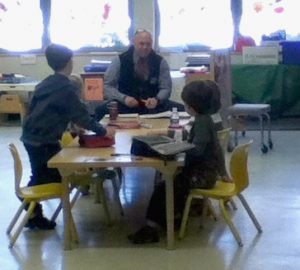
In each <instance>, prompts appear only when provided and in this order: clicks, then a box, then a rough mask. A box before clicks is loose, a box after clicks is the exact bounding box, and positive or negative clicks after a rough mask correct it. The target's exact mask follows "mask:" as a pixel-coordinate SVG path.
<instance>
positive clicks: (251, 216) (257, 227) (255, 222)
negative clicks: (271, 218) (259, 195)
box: [238, 194, 262, 233]
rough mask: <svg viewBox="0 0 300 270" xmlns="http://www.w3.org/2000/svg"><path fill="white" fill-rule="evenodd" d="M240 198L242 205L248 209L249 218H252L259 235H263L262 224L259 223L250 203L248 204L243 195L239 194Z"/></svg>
mask: <svg viewBox="0 0 300 270" xmlns="http://www.w3.org/2000/svg"><path fill="white" fill-rule="evenodd" d="M238 198H239V199H240V201H241V203H242V204H243V206H244V207H245V209H246V211H247V213H248V215H249V217H250V218H251V220H252V222H253V224H254V226H255V227H256V229H257V231H258V232H259V233H262V228H261V226H260V224H259V223H258V221H257V219H256V217H255V215H254V213H253V212H252V210H251V208H250V206H249V205H248V203H247V201H246V199H245V198H244V196H243V195H242V194H239V195H238Z"/></svg>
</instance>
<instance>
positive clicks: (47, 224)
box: [25, 215, 56, 230]
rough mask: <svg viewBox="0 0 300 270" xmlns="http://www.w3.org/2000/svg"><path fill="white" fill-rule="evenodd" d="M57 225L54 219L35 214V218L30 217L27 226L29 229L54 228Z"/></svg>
mask: <svg viewBox="0 0 300 270" xmlns="http://www.w3.org/2000/svg"><path fill="white" fill-rule="evenodd" d="M55 226H56V223H55V222H54V221H51V220H49V219H47V218H45V217H43V216H39V215H37V216H35V217H33V218H30V219H28V222H27V223H26V225H25V227H26V228H29V229H35V228H38V229H40V230H53V229H54V228H55Z"/></svg>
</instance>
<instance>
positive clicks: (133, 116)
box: [104, 113, 139, 118]
mask: <svg viewBox="0 0 300 270" xmlns="http://www.w3.org/2000/svg"><path fill="white" fill-rule="evenodd" d="M138 116H139V114H138V113H120V114H119V115H118V117H120V118H138ZM104 117H105V118H109V114H106V115H105V116H104Z"/></svg>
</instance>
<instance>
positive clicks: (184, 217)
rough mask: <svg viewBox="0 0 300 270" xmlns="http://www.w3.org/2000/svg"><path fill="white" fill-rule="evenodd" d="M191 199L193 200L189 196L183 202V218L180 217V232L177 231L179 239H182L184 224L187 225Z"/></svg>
mask: <svg viewBox="0 0 300 270" xmlns="http://www.w3.org/2000/svg"><path fill="white" fill-rule="evenodd" d="M192 199H193V196H192V195H189V196H188V198H187V200H186V202H185V206H184V212H183V217H182V220H181V225H180V231H179V239H182V238H183V237H184V235H185V230H186V223H187V220H188V217H189V212H190V207H191V202H192Z"/></svg>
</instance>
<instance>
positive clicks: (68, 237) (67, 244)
mask: <svg viewBox="0 0 300 270" xmlns="http://www.w3.org/2000/svg"><path fill="white" fill-rule="evenodd" d="M61 174H62V175H63V173H61ZM62 186H63V190H62V211H63V222H64V249H65V250H70V249H72V243H73V242H78V236H77V231H76V227H75V224H74V220H73V217H72V212H71V204H70V198H69V193H70V189H69V181H68V177H67V176H63V179H62Z"/></svg>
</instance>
